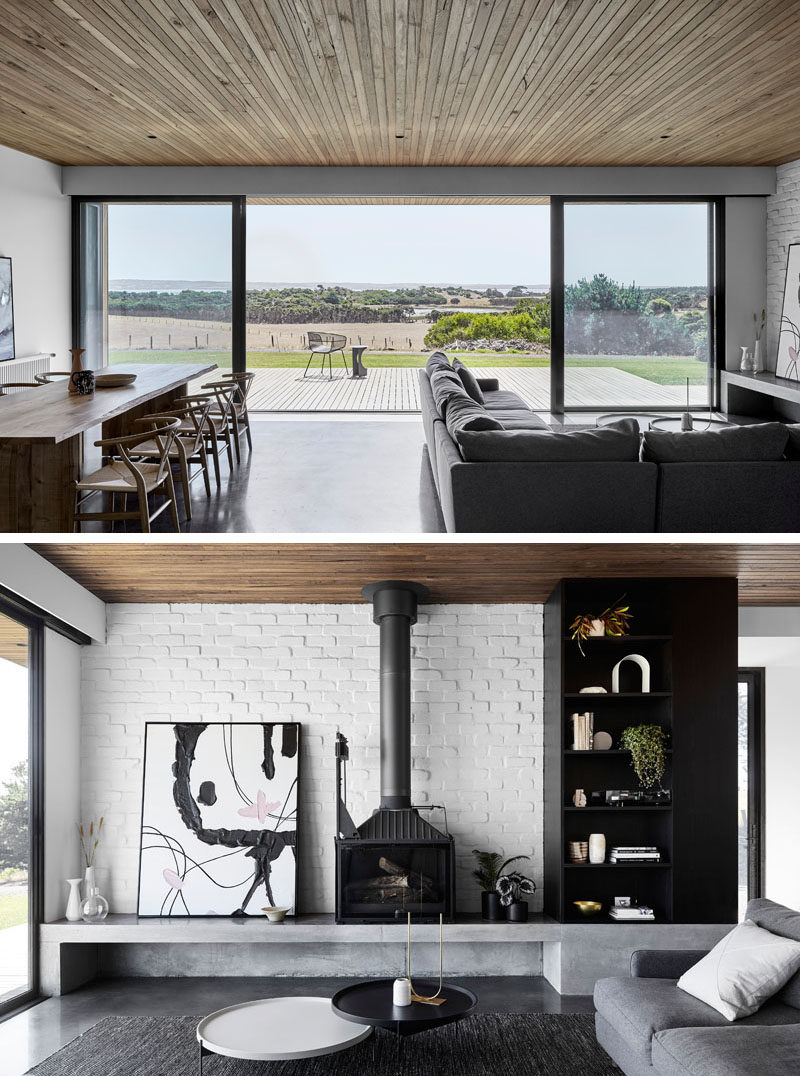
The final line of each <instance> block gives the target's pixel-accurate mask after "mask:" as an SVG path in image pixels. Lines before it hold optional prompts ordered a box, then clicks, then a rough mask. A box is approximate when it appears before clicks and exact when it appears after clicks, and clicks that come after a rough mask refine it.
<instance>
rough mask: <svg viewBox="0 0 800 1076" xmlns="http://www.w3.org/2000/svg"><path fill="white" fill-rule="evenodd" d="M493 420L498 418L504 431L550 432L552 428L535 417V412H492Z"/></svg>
mask: <svg viewBox="0 0 800 1076" xmlns="http://www.w3.org/2000/svg"><path fill="white" fill-rule="evenodd" d="M489 414H490V415H491V416H492V418H496V419H497V420H498V422H500V423H501V424H502V427H503V429H504V430H548V429H549V428H550V427H549V426H548V425H547V423H546V422H545V421H544V419H542V418H539V416H538V415H534V413H533V411H528V412H527V413H524V412H522V411H490V412H489Z"/></svg>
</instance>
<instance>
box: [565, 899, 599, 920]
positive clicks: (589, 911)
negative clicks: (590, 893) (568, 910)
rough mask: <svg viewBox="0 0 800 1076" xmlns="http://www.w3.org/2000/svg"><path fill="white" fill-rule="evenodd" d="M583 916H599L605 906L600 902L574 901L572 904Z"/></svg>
mask: <svg viewBox="0 0 800 1076" xmlns="http://www.w3.org/2000/svg"><path fill="white" fill-rule="evenodd" d="M572 903H573V904H574V905H575V907H576V908H577V909H578V911H579V912H580V913H581V915H585V916H587V917H588V916H590V915H597V913H598V912H599V911H600V909H601V908H602V907H603V905H602V904H601V903H600V901H599V900H573V902H572Z"/></svg>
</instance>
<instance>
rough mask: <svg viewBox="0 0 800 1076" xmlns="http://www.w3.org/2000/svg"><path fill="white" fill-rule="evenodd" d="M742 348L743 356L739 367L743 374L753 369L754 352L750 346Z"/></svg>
mask: <svg viewBox="0 0 800 1076" xmlns="http://www.w3.org/2000/svg"><path fill="white" fill-rule="evenodd" d="M740 350H741V352H742V357H741V359H740V360H739V369H740V370H741V372H742V373H743V374H749V373H751V372H752V369H753V353H752V351H751V350H750V348H749V347H743V348H741V349H740Z"/></svg>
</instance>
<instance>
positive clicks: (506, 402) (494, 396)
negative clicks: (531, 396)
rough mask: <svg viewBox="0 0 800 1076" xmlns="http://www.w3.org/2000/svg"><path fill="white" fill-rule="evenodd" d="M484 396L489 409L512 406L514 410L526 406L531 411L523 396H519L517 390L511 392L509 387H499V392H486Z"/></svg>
mask: <svg viewBox="0 0 800 1076" xmlns="http://www.w3.org/2000/svg"><path fill="white" fill-rule="evenodd" d="M483 397H484V403H485V404H486V409H487V411H494V410H495V409H496V408H511V409H512V410H514V411H518V410H519V409H520V408H525V409H527V410H528V411H530V408H529V407H528V405H527V404H526V403H525V401H524V400H523V399H522V397H521V396H518V395H517V393H516V392H509V390H508V389H498V390H497V392H484V394H483Z"/></svg>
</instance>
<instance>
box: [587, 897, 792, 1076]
mask: <svg viewBox="0 0 800 1076" xmlns="http://www.w3.org/2000/svg"><path fill="white" fill-rule="evenodd" d="M746 917H747V918H748V919H750V920H751V921H752V922H754V923H755V924H756V925H757V926H760V927H763V928H764V929H765V930H769V931H771V932H772V933H773V934H779V935H780V936H781V937H783V938H792V939H793V940H794V941H800V914H798V913H797V912H794V911H792V910H791V909H790V908H786V907H784V906H783V905H782V904H775V903H774V902H773V901H771V900H751V901H750V902H749V904H748V905H747V914H746ZM704 955H705V954H704V953H701V952H685V951H684V952H678V951H671V950H666V951H660V950H641V951H639V952H636V953H634V954H633V957H632V959H631V978H629V979H600V980H598V982H597V984H596V985H595V989H594V1003H595V1009H596V1013H595V1028H596V1033H597V1041H598V1042H599V1043H600V1045H601V1046H602V1047H603V1048H604V1049H605V1050H606V1051H607V1052H608V1053H609V1054H610V1055H611V1057H612V1058H613V1059H614V1061H615V1062H616V1063H617V1064H618V1065H619V1067H620V1068H621V1069H622V1071H623V1072H624V1073H625V1074H626V1076H767V1074H769V1076H797V1073H800V972H798V973H797V974H796V975H795V976H794V977H793V978H792V979H790V980H789V982H788V983H787V984H786V986H785V987H784V988H783V989H782V990H781V991H779V992H778V994H776V995H775V997H773V998H771V999H770V1000H769V1001H767V1002H766V1003H765V1004H764V1005H762V1007H761V1008H760V1009H759V1010H758V1012H756V1013H754V1014H753V1016H748V1017H745V1018H744V1019H742V1020H737V1021H736V1022H735V1023H729V1022H728V1021H727V1020H726V1019H725V1018H724V1016H722V1015H721V1014H720V1013H718V1012H717V1010H716V1009H712V1008H711V1006H710V1005H706V1004H705V1003H704V1002H702V1001H698V999H697V998H695V997H692V995H691V994H687V993H685V992H684V991H683V990H679V989H678V987H677V985H676V983H677V981H678V979H679V978H680V976H681V975H682V974H683V973H684V972H685V971H687V970H688V969H689V968H690V967H691V966H692V965H693V964H695V963H697V961H698V960H699V959H700V958H701V957H702V956H704Z"/></svg>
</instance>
